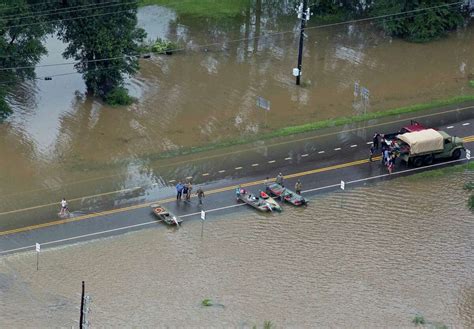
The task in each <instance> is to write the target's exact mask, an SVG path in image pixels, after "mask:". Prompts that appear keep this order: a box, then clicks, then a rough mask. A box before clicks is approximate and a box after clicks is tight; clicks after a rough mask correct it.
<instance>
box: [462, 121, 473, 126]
mask: <svg viewBox="0 0 474 329" xmlns="http://www.w3.org/2000/svg"><path fill="white" fill-rule="evenodd" d="M470 124H471V123H470V122H466V123H463V124H462V125H463V126H469V125H470Z"/></svg>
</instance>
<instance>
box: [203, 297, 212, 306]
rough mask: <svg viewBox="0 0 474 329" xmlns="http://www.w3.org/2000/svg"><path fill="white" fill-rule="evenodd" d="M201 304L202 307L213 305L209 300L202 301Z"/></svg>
mask: <svg viewBox="0 0 474 329" xmlns="http://www.w3.org/2000/svg"><path fill="white" fill-rule="evenodd" d="M201 304H202V306H212V305H213V303H212V300H211V299H209V298H206V299H203V300H202V302H201Z"/></svg>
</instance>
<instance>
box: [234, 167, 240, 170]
mask: <svg viewBox="0 0 474 329" xmlns="http://www.w3.org/2000/svg"><path fill="white" fill-rule="evenodd" d="M234 169H235V170H240V169H242V167H235V168H234Z"/></svg>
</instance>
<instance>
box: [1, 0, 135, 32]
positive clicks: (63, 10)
mask: <svg viewBox="0 0 474 329" xmlns="http://www.w3.org/2000/svg"><path fill="white" fill-rule="evenodd" d="M111 3H112V4H111ZM137 3H138V2H137V1H136V0H135V1H131V2H120V3H117V2H116V1H111V2H105V3H100V4H99V3H96V4H88V5H82V6H77V7H70V8H58V9H52V10H46V11H43V12H37V13H34V14H31V15H28V16H26V15H25V16H21V15H20V16H16V15H11V16H4V17H0V21H9V20H14V19H25V18H30V17H31V18H35V17H41V16H49V15H61V14H70V13H74V12H79V11H85V10H94V9H105V8H110V7H116V6H126V5H129V4H137ZM84 7H87V8H84ZM76 8H81V9H76ZM52 11H58V12H55V13H53V12H52ZM9 17H11V18H9ZM6 27H7V28H8V26H6Z"/></svg>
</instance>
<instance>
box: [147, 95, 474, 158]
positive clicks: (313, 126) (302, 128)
mask: <svg viewBox="0 0 474 329" xmlns="http://www.w3.org/2000/svg"><path fill="white" fill-rule="evenodd" d="M467 101H474V95H465V96H456V97H452V98H448V99H444V100H435V101H432V102H429V103H422V104H415V105H411V106H404V107H398V108H394V109H391V110H387V111H378V112H371V113H367V114H363V115H357V116H356V115H355V116H348V117H340V118H335V119H327V120H322V121H315V122H311V123H306V124H303V125H298V126H290V127H284V128H280V129H277V130H275V131H272V132H269V133H263V134H259V135H253V136H249V137H240V138H233V139H229V140H223V141H220V142H216V143H211V144H207V145H203V146H196V147H189V148H182V149H178V150H174V151H168V152H164V153H161V154H159V155H157V156H153V157H150V160H153V159H164V158H171V157H174V156H178V155H189V154H193V153H199V152H205V151H212V150H216V149H220V148H225V147H230V146H236V145H243V144H248V143H251V142H255V141H257V140H266V139H271V138H276V137H285V136H290V135H295V134H301V133H307V132H312V131H317V130H320V129H324V128H331V127H337V126H343V125H346V124H351V123H357V122H363V121H368V120H373V119H380V118H384V117H389V116H395V115H400V114H407V113H415V112H419V111H423V110H428V109H433V108H437V107H441V106H448V105H454V104H459V103H462V102H467Z"/></svg>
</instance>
